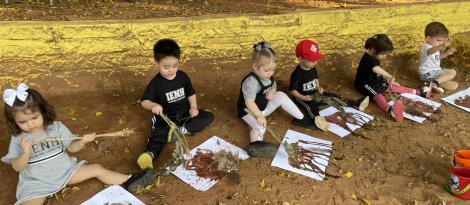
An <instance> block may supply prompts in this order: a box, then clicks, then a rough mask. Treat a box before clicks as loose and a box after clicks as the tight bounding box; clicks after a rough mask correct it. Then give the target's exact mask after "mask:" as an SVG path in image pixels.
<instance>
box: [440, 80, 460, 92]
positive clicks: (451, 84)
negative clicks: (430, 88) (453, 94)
mask: <svg viewBox="0 0 470 205" xmlns="http://www.w3.org/2000/svg"><path fill="white" fill-rule="evenodd" d="M441 87H442V88H444V89H446V90H456V89H457V88H459V84H458V83H457V82H455V81H451V80H449V81H444V82H442V83H441Z"/></svg>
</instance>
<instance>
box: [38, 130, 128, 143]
mask: <svg viewBox="0 0 470 205" xmlns="http://www.w3.org/2000/svg"><path fill="white" fill-rule="evenodd" d="M132 134H134V130H131V129H128V128H124V129H123V130H121V131H117V132H111V133H105V134H99V135H96V138H100V137H128V136H130V135H132ZM79 139H82V137H65V138H44V139H41V140H39V141H40V142H41V141H64V140H79Z"/></svg>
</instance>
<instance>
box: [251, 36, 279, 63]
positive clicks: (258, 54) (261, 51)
mask: <svg viewBox="0 0 470 205" xmlns="http://www.w3.org/2000/svg"><path fill="white" fill-rule="evenodd" d="M262 57H266V58H269V59H270V60H271V61H270V62H274V61H276V60H277V56H276V52H274V50H273V49H272V48H271V46H269V44H268V43H266V42H264V41H263V42H259V43H257V44H255V45H253V59H252V60H253V63H255V64H261V58H262Z"/></svg>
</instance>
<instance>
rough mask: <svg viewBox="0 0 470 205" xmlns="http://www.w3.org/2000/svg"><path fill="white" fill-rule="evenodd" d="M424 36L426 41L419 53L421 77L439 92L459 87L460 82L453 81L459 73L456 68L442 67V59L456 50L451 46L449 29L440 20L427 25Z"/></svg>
mask: <svg viewBox="0 0 470 205" xmlns="http://www.w3.org/2000/svg"><path fill="white" fill-rule="evenodd" d="M424 36H425V37H426V43H424V45H423V46H422V47H421V51H420V53H419V56H420V58H419V69H418V74H419V78H420V79H421V80H422V81H424V83H425V85H429V84H431V86H432V88H433V89H434V90H435V91H437V92H439V93H444V89H445V90H455V89H457V88H458V87H459V84H458V83H457V82H454V81H452V79H454V78H455V75H456V73H457V72H456V71H455V69H442V68H441V59H444V58H446V57H447V56H450V55H452V54H453V53H455V51H456V50H455V49H454V48H450V47H449V46H450V41H449V30H447V28H446V26H444V24H442V23H440V22H432V23H429V24H428V25H427V26H426V29H425V30H424ZM447 48H448V49H447ZM446 49H447V50H446Z"/></svg>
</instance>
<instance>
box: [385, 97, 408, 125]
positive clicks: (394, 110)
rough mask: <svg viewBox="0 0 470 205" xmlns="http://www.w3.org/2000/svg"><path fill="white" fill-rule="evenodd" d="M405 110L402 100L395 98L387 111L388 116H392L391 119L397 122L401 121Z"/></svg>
mask: <svg viewBox="0 0 470 205" xmlns="http://www.w3.org/2000/svg"><path fill="white" fill-rule="evenodd" d="M404 110H405V105H403V102H402V101H401V100H397V101H396V102H395V103H394V104H393V105H392V106H391V107H390V108H389V111H388V112H389V113H390V116H392V118H393V119H395V121H397V122H401V121H403V113H404V112H403V111H404Z"/></svg>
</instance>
